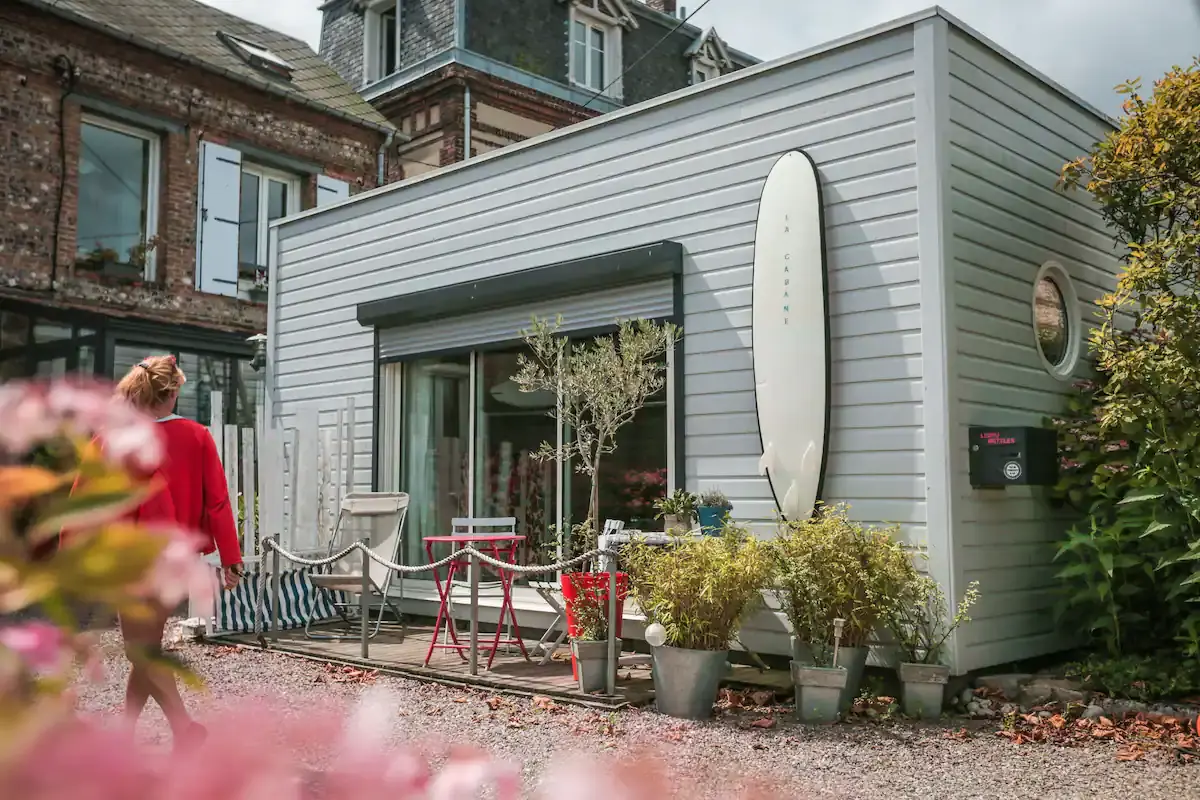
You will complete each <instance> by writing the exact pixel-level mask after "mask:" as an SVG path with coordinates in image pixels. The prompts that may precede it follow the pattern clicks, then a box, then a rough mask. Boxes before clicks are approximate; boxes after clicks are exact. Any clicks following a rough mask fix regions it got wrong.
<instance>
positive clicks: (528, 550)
mask: <svg viewBox="0 0 1200 800" xmlns="http://www.w3.org/2000/svg"><path fill="white" fill-rule="evenodd" d="M521 352H522V350H521V349H517V348H514V349H511V350H499V351H492V352H483V353H479V354H477V356H476V358H475V364H476V366H475V374H476V381H475V384H476V389H475V408H476V411H475V506H474V508H475V516H478V517H515V518H516V520H517V533H518V534H520V535H522V536H524V537H525V542H524V547H523V548H522V551H521V552H520V557H521V562H522V563H525V564H550V563H553V562H554V561H555V557H556V556H557V547H556V542H555V538H554V536H553V531H552V530H551V528H552V526H553V525H554V523H555V520H556V519H557V516H558V515H557V499H556V498H557V491H558V478H557V474H556V473H557V469H556V462H555V461H553V460H541V459H538V458H537V457H536V454H537V452H538V450H539V449H540V448H541V446H542V443H543V442H549V443H550V445H551V446H553V445H554V444H555V443H556V442H557V436H558V434H557V427H558V426H557V423H556V421H555V419H554V417H553V416H552V414H553V412H554V407H555V396H554V395H553V394H549V393H547V392H522V391H521V390H520V388H519V387H518V386H517V384H516V383H514V382H513V380H512V378H513V376H514V375H516V373H517V356H518V354H519V353H521Z"/></svg>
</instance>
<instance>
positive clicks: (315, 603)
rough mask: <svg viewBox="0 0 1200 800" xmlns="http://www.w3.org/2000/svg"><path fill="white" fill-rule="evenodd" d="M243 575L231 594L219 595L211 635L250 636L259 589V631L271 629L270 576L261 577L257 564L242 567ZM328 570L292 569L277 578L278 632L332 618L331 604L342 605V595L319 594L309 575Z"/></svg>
mask: <svg viewBox="0 0 1200 800" xmlns="http://www.w3.org/2000/svg"><path fill="white" fill-rule="evenodd" d="M245 569H246V573H245V576H244V577H243V578H242V580H241V582H240V583H239V584H238V586H237V588H236V589H234V590H233V591H232V592H221V593H220V599H219V604H218V606H217V609H216V618H215V627H214V631H215V632H217V633H254V632H255V624H254V623H255V614H254V607H255V605H256V604H257V603H258V598H259V587H260V586H261V585H262V584H263V582H264V581H265V582H266V585H265V586H262V588H263V594H262V597H263V609H262V625H261V630H266V629H268V628H270V627H271V603H272V602H273V601H274V597H273V589H274V587H273V586H272V585H271V576H270V575H269V574H265V573H264V572H263V571H262V569H261V567H260V565H259V564H255V563H248V564H246V565H245ZM328 569H329V567H293V568H290V569H285V570H283V572H282V573H281V575H280V582H279V583H280V587H279V588H280V593H281V594H282V595H283V599H282V602H281V603H280V607H279V628H280V630H290V629H293V628H303V627H304V624H305V622H307V621H308V620H309V618H312V620H313V621H317V620H323V619H329V618H331V617H336V616H337V612H336V611H335V610H334V608H333V604H334V603H335V602H337V603H344V602H346V596H345V593H344V592H323V591H320V590H319V589H317V588H316V587H315V586H313V584H312V581H311V580H309V577H308V576H309V575H310V574H311V573H312V572H313V571H314V570H316V571H317V572H318V574H320V573H321V572H326V571H328Z"/></svg>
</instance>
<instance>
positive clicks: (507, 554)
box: [422, 533, 529, 669]
mask: <svg viewBox="0 0 1200 800" xmlns="http://www.w3.org/2000/svg"><path fill="white" fill-rule="evenodd" d="M422 541H423V542H425V553H426V555H428V556H429V563H431V564H432V563H433V562H434V561H436V560H437V559H435V558H434V557H433V546H434V545H435V544H448V545H450V546H451V547H452V548H453V550H454V555H455V556H456V558H455V559H454V560H453V561H451V562H450V565H449V569H448V570H447V572H446V579H445V580H444V581H443V580H442V579H441V578H439V577H438V571H437V568H436V567H435V568H434V570H433V582H434V584H435V585H436V586H437V590H438V597H440V598H441V605H439V606H438V614H437V621H436V622H435V623H434V624H433V641H431V642H430V643H429V652H428V653H426V654H425V666H429V659H430V658H432V657H433V651H434V650H436V649H445V650H454V651H457V652H458V654H459V656H461V657H462V658H464V659H465V658H466V656H463V650H469V649H471V646H470V645H469V644H462V643H460V642H459V641H458V631H456V630H455V629H454V620H453V619H452V618H451V617H450V589H451V587H452V586H453V585H454V584H453V581H454V575H455V573H457V572H458V571H460V570H465V569H467V568H468V560H467V559H466V558H460V557H457V556H458V554H459V552H460V548H462V547H464V546H466V545H468V544H473V545H475V546H476V549H478V550H479V551H480V552H482V553H484V554H486V555H489V556H491V557H492V558H494V559H496V560H497V561H507V562H508V563H510V564H515V563H516V555H517V547H518V546H520V544H521V543H522V542H524V541H525V537H524V536H515V535H513V534H507V533H506V534H494V535H493V534H479V535H474V534H464V535H462V536H426V537H424V538H423V539H422ZM479 566H480V567H481V568H482V567H483V566H485V565H484V564H483V563H482V562H480V565H479ZM486 566H487V568H488V569H492V570H494V571H495V573H496V575H497V576H499V578H500V591H501V592H502V593H503V595H504V599H503V600H502V601H501V603H500V617H499V619H498V621H497V623H496V636H495V637H494V638H493V639H492V642H491V645H490V646H489V645H483V647H486V648H488V650H489V651H490V652H489V654H488V662H487V668H488V669H491V668H492V661H494V660H495V658H496V650H498V649H499V647H500V645H502V644H515V645H517V646H518V647H520V648H521V654H522V655H523V656H525V660H526V661H528V660H529V653H528V652H527V651H526V650H525V643H524V642H523V641H521V627H520V626H519V625H518V624H517V612H516V611H514V610H513V604H512V583H513V575H512V573H511V572H509V571H508V570H505V569H501V568H499V567H493V566H492V565H490V564H488V565H486ZM506 613H507V614H508V618H509V619H510V620H511V621H512V630H513V633H512V635H513V636H515V637H516V638H514V639H503V640H502V639H501V638H500V632H501V630H503V628H504V617H505V614H506ZM443 624H444V625H445V626H446V630H447V632H448V633H449V634H450V639H451V640H452V641H453V642H454V643H453V644H438V633H439V632H440V631H441V629H442V625H443Z"/></svg>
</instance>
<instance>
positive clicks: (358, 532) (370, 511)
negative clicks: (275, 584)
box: [304, 492, 408, 641]
mask: <svg viewBox="0 0 1200 800" xmlns="http://www.w3.org/2000/svg"><path fill="white" fill-rule="evenodd" d="M407 514H408V495H407V494H405V493H404V492H351V493H350V494H348V495H346V496H345V497H344V498H342V507H341V509H339V511H338V518H337V524H335V525H334V528H333V535H332V536H330V537H329V549H328V551H327V552H328V555H333V554H334V553H337V552H340V551H341V550H343V549H345V548H346V547H349V546H350V545H352V544H354V543H355V542H357V541H359V540H360V539H363V538H365V539H367V546H368V547H369V548H370V549H371V551H372V552H374V553H377V554H379V555H381V556H383V557H384V558H386V559H388V560H389V561H391V562H393V563H398V559H399V558H400V553H401V548H402V545H403V543H404V519H405V517H406V516H407ZM330 570H331V572H330V574H326V575H312V576H310V579H311V580H312V583H313V585H314V586H315V587H316V588H317V590H318V591H319V592H326V593H329V594H330V599H331V602H330V605H331V606H332V607H333V609H334V611H336V612H337V614H338V616H339V617H341V619H342V621H343V622H345V623H346V624H347V625H350V624H352V622H353V620H352V619H351V612H352V611H353V610H354V609H357V608H359V603H360V601H359V599H357V598H359V597H360V596H361V594H362V577H363V576H362V555H361V554H360V553H353V554H352V555H350V556H347V557H346V558H343V559H342V560H340V561H336V562H334V563H333V564H331V565H330ZM394 574H395V571H394V570H391V569H388V568H387V567H384V566H382V565H380V564H378V563H376V562H375V561H374V560H372V561H370V562H369V563H368V565H367V580H368V585H369V591H370V593H371V594H372V595H376V596H378V597H379V598H380V600H381V601H382V602H381V604H380V606H379V614H378V616H377V617H376V618H375V627H374V630H372V631H371V632H370V633H369V634H368V635H369V636H370V637H371V638H374V637H375V636H376V634H378V633H379V628H380V626H381V625H382V624H383V612H384V607H385V606H386V607H387V608H390V609H391V610H392V613H393V614H395V615H396V619H397V621H398V622H399V623H400V640H401V641H403V640H404V636H405V634H406V633H407V632H408V627H407V625H406V624H405V621H404V616H403V615H402V614H401V613H400V610H399V609H398V608H396V606H395V605H394V604H393V603H392V601H391V599H390V598H389V597H388V589H389V588H391V585H392V576H393V575H394ZM399 581H400V587H401V592H402V593H403V587H404V583H403V582H404V576H403V575H402V574H401V575H400V576H399ZM337 593H341V594H342V595H343V596H344V595H354V596H355V598H356V599H353V600H349V601H347V600H343V599H340V598H339V594H337ZM367 614H368V617H369V615H370V610H369V609H368V611H367ZM315 616H316V615H315V614H310V615H308V619H307V620H306V621H305V623H304V635H305V636H307V637H308V638H310V639H321V640H333V641H338V640H342V639H349V638H356V637H357V636H358V635H359V634H358V633H355V634H353V636H352V635H350V634H349V633H347V634H322V633H314V632H313V631H312V630H311V626H312V623H313V617H315ZM368 622H370V619H368Z"/></svg>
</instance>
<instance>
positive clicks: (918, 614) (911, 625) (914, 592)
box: [887, 569, 979, 719]
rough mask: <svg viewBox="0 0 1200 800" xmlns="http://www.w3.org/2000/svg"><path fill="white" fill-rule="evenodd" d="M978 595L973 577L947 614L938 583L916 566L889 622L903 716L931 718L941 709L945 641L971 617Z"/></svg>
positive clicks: (945, 675)
mask: <svg viewBox="0 0 1200 800" xmlns="http://www.w3.org/2000/svg"><path fill="white" fill-rule="evenodd" d="M978 600H979V582H978V581H972V582H971V583H970V584H968V586H967V591H966V593H965V594H964V595H963V598H962V600H961V601H960V602H959V604H958V608H956V609H955V610H954V614H953V616H951V614H950V611H949V609H948V608H947V606H946V594H945V592H943V591H942V587H941V585H940V584H939V583H938V582H937V581H935V580H934V579H933V578H931V577H929V576H928V575H923V574H921V573H918V572H917V571H916V570H915V569H914V570H913V574H912V577H911V580H910V581H909V582H908V584H907V585H906V586H905V587H904V591H903V592H902V594H901V595H900V598H899V601H900V602H898V603H897V604H896V606H895V607H894V608H893V610H892V614H891V617H890V619H889V620H888V623H887V624H888V628H889V630H890V631H891V633H892V637H893V638H894V639H895V641H896V646H897V648H898V649H899V651H900V665H899V667H898V668H897V671H898V672H899V676H900V687H901V688H900V697H901V708H902V709H903V711H904V713H905V714H906V715H907V716H910V717H914V718H917V719H936V718H937V717H940V716H941V715H942V705H943V703H944V702H945V694H946V684H947V683H948V682H949V680H950V667H949V666H947V665H945V664H944V663H943V657H944V655H945V651H946V642H947V641H949V639H950V636H951V635H952V634H953V633H954V631H956V630H957V629H958V627H959V626H960V625H963V624H965V623H967V622H970V621H971V617H970V616H969V612H970V610H971V606H973V605H975V603H976V602H977V601H978Z"/></svg>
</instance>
